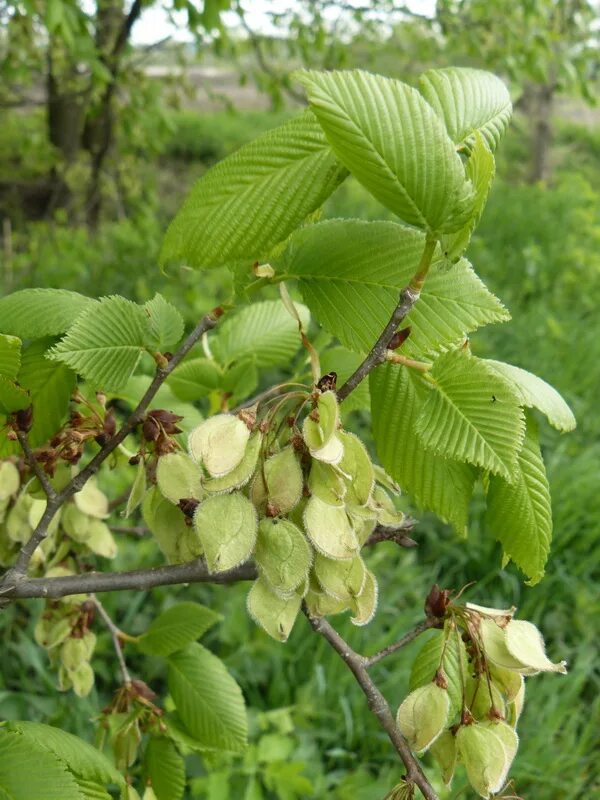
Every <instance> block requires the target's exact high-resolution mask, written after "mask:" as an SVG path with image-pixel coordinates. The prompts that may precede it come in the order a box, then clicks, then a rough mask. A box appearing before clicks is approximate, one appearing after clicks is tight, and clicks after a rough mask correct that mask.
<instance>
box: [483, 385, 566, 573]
mask: <svg viewBox="0 0 600 800" xmlns="http://www.w3.org/2000/svg"><path fill="white" fill-rule="evenodd" d="M532 377H533V376H532ZM485 521H486V525H487V526H488V527H489V529H490V531H491V532H492V534H493V535H494V536H495V537H496V539H498V541H499V542H500V543H501V544H502V549H503V550H504V553H505V555H506V556H508V557H509V558H511V559H512V560H513V561H514V562H515V564H516V565H517V566H518V567H519V568H520V569H522V570H523V572H524V573H525V574H526V575H527V576H528V577H529V579H530V583H532V584H533V583H537V582H538V581H539V580H541V578H542V577H543V575H544V566H545V564H546V560H547V558H548V553H549V551H550V542H551V539H552V506H551V503H550V487H549V486H548V480H547V478H546V470H545V468H544V461H543V459H542V454H541V452H540V446H539V443H538V435H537V428H536V425H535V423H534V421H533V420H531V419H529V420H528V421H527V431H526V433H525V439H524V441H523V447H522V449H521V452H520V453H519V457H518V464H517V469H516V471H515V473H514V475H513V480H512V482H511V483H508V482H507V481H506V480H504V478H501V477H500V476H498V475H491V476H490V480H489V487H488V491H487V509H486V516H485Z"/></svg>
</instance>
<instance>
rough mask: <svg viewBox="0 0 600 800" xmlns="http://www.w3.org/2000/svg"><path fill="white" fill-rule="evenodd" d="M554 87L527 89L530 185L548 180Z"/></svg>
mask: <svg viewBox="0 0 600 800" xmlns="http://www.w3.org/2000/svg"><path fill="white" fill-rule="evenodd" d="M554 91H555V87H554V86H553V85H549V84H542V85H537V86H532V87H530V88H529V91H528V93H529V95H530V102H528V103H527V107H528V108H529V109H530V112H532V121H533V126H534V127H533V133H532V137H531V172H530V174H529V180H530V182H531V183H537V182H538V181H546V180H548V179H549V178H550V173H551V166H550V146H551V144H552V112H553V109H554Z"/></svg>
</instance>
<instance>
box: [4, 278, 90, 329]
mask: <svg viewBox="0 0 600 800" xmlns="http://www.w3.org/2000/svg"><path fill="white" fill-rule="evenodd" d="M95 305H97V300H92V299H91V298H90V297H85V296H84V295H82V294H77V292H68V291H66V289H22V290H21V291H20V292H13V294H9V295H7V296H6V297H2V298H0V320H1V322H0V326H1V330H0V332H2V333H10V334H12V335H13V336H19V337H20V338H21V339H39V338H41V337H42V336H57V335H59V334H61V333H64V332H65V331H66V330H68V328H69V327H70V326H71V325H72V324H73V323H74V322H75V320H76V319H77V317H78V316H79V315H80V314H81V312H82V311H85V310H86V309H90V308H91V307H93V306H95Z"/></svg>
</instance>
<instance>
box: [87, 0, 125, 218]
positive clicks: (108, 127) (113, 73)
mask: <svg viewBox="0 0 600 800" xmlns="http://www.w3.org/2000/svg"><path fill="white" fill-rule="evenodd" d="M126 22H127V16H126V14H125V8H124V0H97V4H96V48H97V51H98V57H99V59H100V61H101V63H102V65H103V66H104V68H105V69H106V71H107V72H108V73H109V74H110V78H109V79H108V82H107V83H106V85H105V86H104V87H103V89H102V92H101V94H100V97H99V98H98V100H97V102H95V103H94V104H93V106H91V107H90V108H89V109H88V113H87V115H86V119H85V127H84V130H83V146H84V148H85V149H86V150H87V151H88V152H89V154H90V156H91V176H90V185H89V188H88V192H87V217H88V223H89V224H90V226H91V227H96V226H97V224H98V222H99V219H100V211H101V207H102V171H103V168H104V162H105V161H106V157H107V155H108V154H109V152H110V149H111V147H112V144H113V140H114V129H115V115H114V109H113V98H114V93H115V89H116V81H117V74H118V69H119V61H120V55H121V51H122V49H123V47H124V44H125V43H126V40H125V42H123V44H121V43H120V38H121V36H122V33H123V30H124V26H125V25H126Z"/></svg>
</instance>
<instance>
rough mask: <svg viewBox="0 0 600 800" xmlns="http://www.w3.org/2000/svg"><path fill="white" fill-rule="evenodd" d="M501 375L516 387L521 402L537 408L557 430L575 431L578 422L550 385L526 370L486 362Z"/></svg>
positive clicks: (497, 362)
mask: <svg viewBox="0 0 600 800" xmlns="http://www.w3.org/2000/svg"><path fill="white" fill-rule="evenodd" d="M485 363H486V364H489V365H490V366H491V367H492V368H493V369H495V370H496V371H497V372H498V373H499V374H500V375H502V376H503V377H504V378H506V379H507V380H508V381H509V382H510V383H511V384H513V385H514V387H515V389H516V391H517V394H518V395H519V400H520V402H521V403H522V404H523V405H524V406H526V407H527V408H537V410H538V411H541V412H542V414H545V415H546V417H547V418H548V422H549V423H550V424H551V425H553V426H554V427H555V428H557V430H559V431H562V432H563V433H566V432H568V431H572V430H574V429H575V426H576V425H577V421H576V420H575V417H574V415H573V412H572V411H571V409H570V408H569V406H568V405H567V404H566V403H565V401H564V400H563V398H562V397H561V396H560V394H559V393H558V392H557V391H556V389H555V388H554V387H553V386H550V384H549V383H546V381H543V380H542V379H541V378H538V376H537V375H533V374H532V373H531V372H527V370H526V369H521V368H520V367H514V366H513V365H512V364H505V363H504V362H502V361H491V360H486V362H485Z"/></svg>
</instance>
